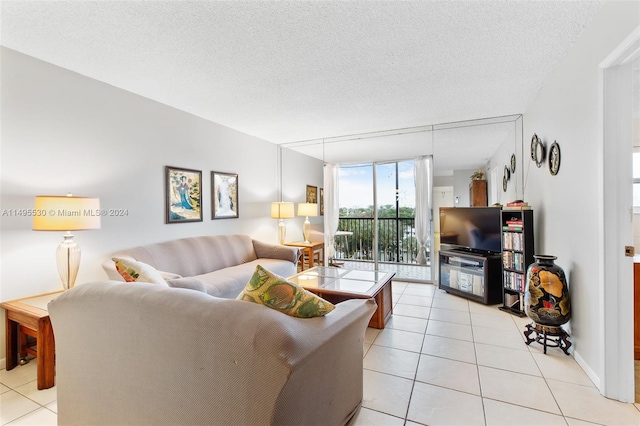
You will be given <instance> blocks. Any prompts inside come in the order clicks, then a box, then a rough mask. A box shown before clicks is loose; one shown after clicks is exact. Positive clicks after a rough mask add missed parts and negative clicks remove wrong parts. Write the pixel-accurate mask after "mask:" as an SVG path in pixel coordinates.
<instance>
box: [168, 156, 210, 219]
mask: <svg viewBox="0 0 640 426" xmlns="http://www.w3.org/2000/svg"><path fill="white" fill-rule="evenodd" d="M165 204H166V205H165V223H184V222H202V171H200V170H192V169H183V168H180V167H172V166H165Z"/></svg>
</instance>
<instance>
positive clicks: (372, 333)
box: [364, 327, 380, 344]
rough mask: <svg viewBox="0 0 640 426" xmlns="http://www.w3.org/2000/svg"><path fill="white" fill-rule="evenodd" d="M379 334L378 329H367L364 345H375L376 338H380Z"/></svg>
mask: <svg viewBox="0 0 640 426" xmlns="http://www.w3.org/2000/svg"><path fill="white" fill-rule="evenodd" d="M378 334H380V330H378V329H377V328H371V327H367V330H366V331H365V332H364V343H369V344H371V343H373V341H374V340H376V337H378Z"/></svg>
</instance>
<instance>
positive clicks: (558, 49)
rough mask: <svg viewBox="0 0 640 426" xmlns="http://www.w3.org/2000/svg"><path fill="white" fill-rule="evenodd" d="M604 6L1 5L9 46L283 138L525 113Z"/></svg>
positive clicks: (1, 34)
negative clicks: (554, 70) (583, 30)
mask: <svg viewBox="0 0 640 426" xmlns="http://www.w3.org/2000/svg"><path fill="white" fill-rule="evenodd" d="M600 5H601V2H600V1H595V2H594V1H587V2H585V1H557V2H554V1H544V2H542V1H512V2H508V1H482V2H480V1H465V2H463V1H438V2H433V1H405V2H391V1H389V2H381V1H326V2H324V1H322V2H320V1H314V2H311V1H294V2H281V1H278V2H271V1H266V2H262V1H261V2H257V1H251V2H245V1H230V2H217V1H216V2H208V1H194V2H191V1H154V2H150V1H118V2H112V1H73V2H71V1H44V2H42V1H17V2H14V1H4V0H3V1H2V2H1V3H0V7H1V9H0V13H1V15H0V20H1V21H0V24H1V25H0V27H1V31H0V43H1V44H2V45H4V46H6V47H9V48H11V49H15V50H17V51H19V52H23V53H25V54H27V55H31V56H34V57H36V58H39V59H42V60H44V61H47V62H51V63H53V64H56V65H59V66H61V67H64V68H67V69H70V70H73V71H76V72H78V73H80V74H83V75H86V76H89V77H92V78H94V79H97V80H100V81H104V82H106V83H109V84H111V85H113V86H116V87H120V88H123V89H126V90H128V91H131V92H133V93H137V94H139V95H142V96H145V97H147V98H150V99H153V100H156V101H159V102H162V103H164V104H167V105H171V106H173V107H175V108H178V109H181V110H184V111H187V112H190V113H192V114H195V115H197V116H200V117H203V118H206V119H209V120H212V121H214V122H217V123H220V124H223V125H226V126H229V127H231V128H234V129H237V130H240V131H242V132H245V133H248V134H251V135H254V136H257V137H260V138H262V139H265V140H267V141H271V142H274V143H284V142H292V141H300V140H308V139H316V138H325V137H333V136H340V135H347V134H354V133H361V132H373V131H379V130H386V129H398V128H405V127H412V126H422V125H429V124H436V123H446V122H453V121H460V120H468V119H478V118H482V117H494V116H502V115H509V114H519V113H522V112H524V111H525V110H526V109H527V106H528V105H529V103H530V102H531V101H532V100H533V98H534V97H535V95H536V93H537V92H538V90H539V89H540V88H541V87H542V86H543V85H544V82H545V80H546V79H547V78H548V76H549V75H550V73H551V72H552V70H553V69H554V67H556V66H557V65H558V63H559V62H560V61H561V60H562V58H563V57H564V55H566V53H567V51H568V49H569V48H570V47H571V45H572V44H573V43H574V41H575V40H576V39H577V38H578V37H579V35H580V33H581V31H582V29H583V28H584V26H585V25H586V24H587V23H588V22H589V21H590V20H591V19H592V18H593V17H594V16H595V14H596V13H597V11H598V10H599V7H600ZM460 154H462V153H460Z"/></svg>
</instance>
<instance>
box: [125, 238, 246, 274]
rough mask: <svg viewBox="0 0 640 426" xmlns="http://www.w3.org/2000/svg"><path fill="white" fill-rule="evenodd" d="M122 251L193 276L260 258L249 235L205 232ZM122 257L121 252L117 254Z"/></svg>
mask: <svg viewBox="0 0 640 426" xmlns="http://www.w3.org/2000/svg"><path fill="white" fill-rule="evenodd" d="M122 254H124V255H126V256H127V257H132V258H134V259H136V260H138V261H141V262H145V263H147V264H148V265H151V266H153V267H154V268H156V269H160V270H163V271H171V272H173V273H176V274H180V275H182V276H183V277H193V276H197V275H201V274H206V273H208V272H211V271H217V270H219V269H223V268H228V267H230V266H235V265H240V264H243V263H247V262H251V261H252V260H255V259H257V257H256V253H255V251H254V248H253V242H252V240H251V237H249V236H248V235H205V236H200V237H189V238H181V239H177V240H171V241H165V242H161V243H154V244H147V245H144V246H139V247H134V248H132V249H129V250H125V251H123V252H122ZM115 256H118V257H124V256H119V255H118V253H116V254H115Z"/></svg>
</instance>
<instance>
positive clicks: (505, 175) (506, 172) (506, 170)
mask: <svg viewBox="0 0 640 426" xmlns="http://www.w3.org/2000/svg"><path fill="white" fill-rule="evenodd" d="M503 175H504V178H505V179H506V180H507V182H508V181H510V180H511V172H510V171H509V168H508V167H507V166H504V174H503Z"/></svg>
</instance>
